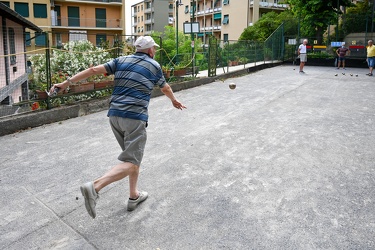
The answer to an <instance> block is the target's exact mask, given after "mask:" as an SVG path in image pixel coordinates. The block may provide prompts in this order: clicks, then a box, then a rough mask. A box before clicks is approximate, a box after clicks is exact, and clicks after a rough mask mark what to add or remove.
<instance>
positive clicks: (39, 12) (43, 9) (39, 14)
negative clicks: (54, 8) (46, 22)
mask: <svg viewBox="0 0 375 250" xmlns="http://www.w3.org/2000/svg"><path fill="white" fill-rule="evenodd" d="M33 6H34V17H35V18H47V4H39V3H34V5H33Z"/></svg>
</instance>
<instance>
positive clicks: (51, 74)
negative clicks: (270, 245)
mask: <svg viewBox="0 0 375 250" xmlns="http://www.w3.org/2000/svg"><path fill="white" fill-rule="evenodd" d="M281 32H282V29H278V30H277V31H276V32H275V33H274V34H273V36H271V37H270V38H269V39H268V40H267V41H266V42H255V41H217V43H216V46H217V49H216V50H214V51H215V52H214V53H215V54H216V55H214V56H213V57H211V60H212V58H214V59H215V58H216V63H214V64H215V65H216V67H231V66H237V65H239V64H243V65H246V64H247V63H255V64H256V63H265V62H266V61H268V60H269V61H273V60H281V59H282V51H281V50H282V48H283V46H282V35H280V34H281ZM12 37H13V39H10V40H12V41H13V43H12V42H10V43H9V46H8V47H10V50H9V51H6V52H5V53H4V55H1V57H2V58H3V59H5V60H2V61H6V62H8V64H1V63H0V74H1V78H0V97H1V101H2V104H4V105H0V116H6V115H11V114H16V113H21V112H28V111H32V110H36V109H45V108H53V107H58V106H60V105H64V104H73V103H75V102H77V101H82V100H89V99H92V98H100V97H103V96H108V95H110V94H111V89H112V86H113V78H112V76H108V75H98V76H93V77H90V78H88V79H86V80H84V81H82V82H80V83H79V84H77V86H76V85H74V86H73V85H71V86H70V87H69V89H68V91H66V92H64V93H62V94H59V95H57V96H56V97H52V98H51V97H48V95H47V93H46V90H49V89H50V87H51V86H52V85H53V84H55V83H60V82H63V81H64V80H66V79H67V77H69V76H72V75H74V74H76V73H78V72H80V71H82V70H84V69H87V68H89V67H92V66H95V65H100V64H103V63H105V62H107V61H109V60H111V59H113V58H116V57H119V56H125V55H129V54H133V53H134V52H135V48H134V46H133V43H134V37H132V36H120V35H116V34H111V33H108V34H87V33H84V32H76V33H74V32H66V33H62V32H59V33H34V34H30V33H27V32H26V33H25V32H24V31H23V30H21V29H20V30H14V34H13V33H10V36H9V38H12ZM153 38H154V40H155V41H156V42H157V43H158V44H159V45H160V48H159V49H158V52H157V55H156V57H155V59H156V60H157V61H158V62H159V63H160V65H161V66H162V68H163V70H165V71H164V74H165V77H166V78H167V80H168V81H173V80H177V81H182V80H186V79H187V80H188V79H191V78H193V77H196V76H197V74H198V73H199V72H202V71H206V70H207V69H208V60H209V58H210V55H209V49H208V47H206V45H204V46H202V47H199V48H196V49H195V50H191V51H190V52H188V53H181V54H178V55H172V56H171V55H170V54H168V53H166V50H165V49H164V44H163V43H164V42H166V41H163V38H162V37H159V36H154V37H153ZM42 40H43V42H42ZM63 41H65V42H63ZM166 43H167V42H166ZM177 62H178V64H177ZM168 68H170V69H171V71H172V72H170V73H171V75H170V76H169V75H167V73H168V71H167V69H168ZM180 69H181V70H182V73H181V72H179V70H180ZM207 71H208V70H207ZM206 76H208V73H207V74H206Z"/></svg>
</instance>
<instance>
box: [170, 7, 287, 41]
mask: <svg viewBox="0 0 375 250" xmlns="http://www.w3.org/2000/svg"><path fill="white" fill-rule="evenodd" d="M280 2H281V1H280ZM177 6H178V5H177V4H176V5H175V8H176V7H177ZM286 8H288V6H287V5H286V4H279V3H278V0H236V1H234V0H181V5H180V7H178V9H179V10H178V11H177V12H176V14H177V13H178V15H179V17H178V19H179V22H178V24H176V23H175V25H178V27H179V29H181V30H182V29H183V26H184V23H190V22H196V23H198V24H199V32H198V33H197V37H198V38H200V39H202V41H203V43H204V44H207V43H208V38H209V36H214V37H216V38H217V39H220V40H225V41H227V40H237V39H238V38H239V37H240V35H241V34H242V32H243V30H244V29H245V28H247V27H248V26H251V25H252V24H254V23H255V22H256V21H258V20H259V18H260V17H261V16H262V15H263V14H265V13H267V12H270V11H275V12H281V11H284V10H285V9H286ZM175 20H176V19H175Z"/></svg>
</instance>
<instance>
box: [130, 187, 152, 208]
mask: <svg viewBox="0 0 375 250" xmlns="http://www.w3.org/2000/svg"><path fill="white" fill-rule="evenodd" d="M147 197H148V193H147V192H139V196H138V198H137V199H136V200H131V199H129V201H128V211H133V210H134V209H135V208H136V207H137V206H138V204H139V203H141V202H143V201H145V200H146V199H147Z"/></svg>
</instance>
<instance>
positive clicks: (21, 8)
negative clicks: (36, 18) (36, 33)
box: [14, 3, 29, 17]
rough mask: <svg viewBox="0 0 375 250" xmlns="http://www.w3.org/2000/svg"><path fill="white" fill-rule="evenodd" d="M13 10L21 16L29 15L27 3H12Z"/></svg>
mask: <svg viewBox="0 0 375 250" xmlns="http://www.w3.org/2000/svg"><path fill="white" fill-rule="evenodd" d="M14 10H15V11H16V12H17V13H18V14H20V15H21V16H23V17H29V4H28V3H14Z"/></svg>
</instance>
